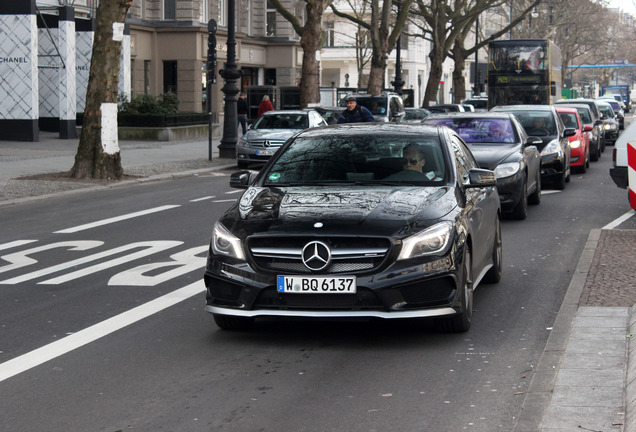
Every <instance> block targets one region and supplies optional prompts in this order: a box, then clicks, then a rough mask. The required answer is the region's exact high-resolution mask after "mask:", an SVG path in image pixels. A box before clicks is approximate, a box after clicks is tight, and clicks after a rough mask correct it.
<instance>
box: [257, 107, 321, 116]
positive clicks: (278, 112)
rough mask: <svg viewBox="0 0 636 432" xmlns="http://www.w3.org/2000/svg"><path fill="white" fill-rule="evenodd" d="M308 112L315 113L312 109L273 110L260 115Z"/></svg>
mask: <svg viewBox="0 0 636 432" xmlns="http://www.w3.org/2000/svg"><path fill="white" fill-rule="evenodd" d="M310 111H316V110H315V109H313V108H308V109H304V110H300V109H299V110H273V111H267V112H265V113H263V114H262V115H268V116H270V115H276V114H303V115H305V114H307V113H308V112H310ZM316 112H318V111H316Z"/></svg>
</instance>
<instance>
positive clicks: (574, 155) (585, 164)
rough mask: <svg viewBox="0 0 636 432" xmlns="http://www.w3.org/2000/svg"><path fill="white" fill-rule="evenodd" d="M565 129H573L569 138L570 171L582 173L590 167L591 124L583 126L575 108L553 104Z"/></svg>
mask: <svg viewBox="0 0 636 432" xmlns="http://www.w3.org/2000/svg"><path fill="white" fill-rule="evenodd" d="M555 108H556V110H557V113H558V114H559V117H561V121H562V122H563V124H564V125H565V127H566V129H575V130H576V134H574V135H572V136H571V137H569V140H570V167H572V171H578V172H581V173H584V172H585V171H586V170H587V169H588V168H589V167H590V134H588V133H587V132H591V131H592V130H593V128H592V126H585V125H584V124H583V122H582V121H581V118H580V117H579V113H578V111H577V110H576V108H567V107H560V106H555Z"/></svg>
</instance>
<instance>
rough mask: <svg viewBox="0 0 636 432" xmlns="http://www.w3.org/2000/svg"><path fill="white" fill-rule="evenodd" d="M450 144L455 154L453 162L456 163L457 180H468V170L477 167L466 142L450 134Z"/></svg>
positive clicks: (463, 181) (462, 181)
mask: <svg viewBox="0 0 636 432" xmlns="http://www.w3.org/2000/svg"><path fill="white" fill-rule="evenodd" d="M451 145H452V147H453V153H454V154H455V163H456V164H457V174H458V176H459V178H458V181H459V182H461V183H465V182H467V181H468V171H470V170H471V169H473V168H477V167H478V165H477V162H475V159H473V156H472V154H471V153H470V150H468V148H467V147H466V144H464V142H463V141H462V140H461V138H459V137H458V136H457V135H455V134H451Z"/></svg>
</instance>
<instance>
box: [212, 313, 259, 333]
mask: <svg viewBox="0 0 636 432" xmlns="http://www.w3.org/2000/svg"><path fill="white" fill-rule="evenodd" d="M214 322H215V323H216V325H217V326H219V327H220V328H222V329H223V330H248V329H250V328H252V326H253V325H254V318H249V317H248V318H246V317H236V316H231V315H218V314H214Z"/></svg>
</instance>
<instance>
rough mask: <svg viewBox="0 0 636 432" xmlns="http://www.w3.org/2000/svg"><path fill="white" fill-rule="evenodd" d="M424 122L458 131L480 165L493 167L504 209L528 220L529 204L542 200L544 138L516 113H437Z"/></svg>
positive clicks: (513, 215)
mask: <svg viewBox="0 0 636 432" xmlns="http://www.w3.org/2000/svg"><path fill="white" fill-rule="evenodd" d="M424 123H426V124H436V125H440V126H448V127H450V128H451V129H453V130H454V131H455V132H457V133H458V134H459V136H460V137H462V139H463V140H464V142H465V143H466V144H467V145H468V148H470V151H471V152H472V153H473V156H475V159H476V160H477V163H478V164H479V166H480V168H486V169H489V170H493V171H494V172H495V175H496V176H497V191H498V192H499V200H500V204H501V210H502V212H507V213H510V215H511V216H512V217H513V218H515V219H525V218H526V216H527V213H528V204H539V203H540V202H541V155H540V154H539V150H538V149H537V147H536V146H537V145H540V144H542V143H543V141H542V140H541V138H537V137H528V135H527V134H526V132H525V131H524V129H523V126H521V124H520V123H519V121H518V120H517V118H516V117H515V116H514V115H513V114H507V113H449V114H434V115H432V116H431V117H429V118H427V119H426V120H425V121H424Z"/></svg>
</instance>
